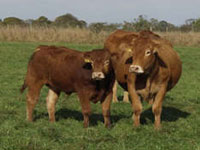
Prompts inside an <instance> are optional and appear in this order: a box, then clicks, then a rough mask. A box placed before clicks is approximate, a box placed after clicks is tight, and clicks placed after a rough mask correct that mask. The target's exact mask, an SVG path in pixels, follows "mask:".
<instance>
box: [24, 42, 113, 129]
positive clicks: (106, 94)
mask: <svg viewBox="0 0 200 150" xmlns="http://www.w3.org/2000/svg"><path fill="white" fill-rule="evenodd" d="M114 81H115V77H114V71H113V69H112V65H111V63H110V54H109V53H108V52H107V51H105V50H102V49H98V50H93V51H90V52H79V51H76V50H71V49H68V48H65V47H55V46H39V47H38V48H37V49H36V51H35V52H34V53H33V55H32V56H31V59H30V61H29V64H28V71H27V74H26V78H25V81H24V85H23V86H22V88H21V92H23V91H24V89H25V88H26V87H28V93H27V119H28V120H29V121H32V120H33V119H32V113H33V109H34V107H35V105H36V103H37V101H38V98H39V94H40V90H41V88H42V87H43V85H47V86H48V87H49V89H50V90H49V93H48V96H47V99H46V101H47V109H48V114H49V120H50V121H51V122H54V121H55V104H56V102H57V99H58V97H59V94H60V92H61V91H62V92H65V93H66V94H71V93H72V92H76V93H77V95H78V97H79V100H80V103H81V107H82V113H83V116H84V127H88V125H89V115H90V114H91V108H90V101H92V102H94V103H96V102H98V101H100V102H101V104H102V113H103V116H104V124H105V126H106V127H109V126H110V103H111V100H112V87H113V84H114Z"/></svg>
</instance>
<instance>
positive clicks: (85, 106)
mask: <svg viewBox="0 0 200 150" xmlns="http://www.w3.org/2000/svg"><path fill="white" fill-rule="evenodd" d="M78 96H79V100H80V103H81V107H82V114H83V119H84V121H83V127H84V128H87V127H88V126H89V117H90V115H91V107H90V101H89V99H88V97H87V96H88V95H87V94H84V95H83V94H79V95H78Z"/></svg>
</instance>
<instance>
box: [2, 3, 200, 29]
mask: <svg viewBox="0 0 200 150" xmlns="http://www.w3.org/2000/svg"><path fill="white" fill-rule="evenodd" d="M66 13H71V14H73V15H74V16H76V17H77V18H78V19H80V20H85V21H86V22H88V23H91V22H109V23H121V22H123V21H133V19H134V18H137V17H138V16H139V15H146V16H147V17H148V19H150V18H156V19H158V20H160V21H161V20H166V21H168V22H170V23H173V24H176V25H180V24H184V22H185V20H186V19H190V18H200V0H0V19H4V18H5V17H10V16H15V17H19V18H22V19H30V18H31V19H36V18H38V17H39V16H46V17H47V18H49V19H50V20H54V19H55V18H56V17H57V16H60V15H63V14H66Z"/></svg>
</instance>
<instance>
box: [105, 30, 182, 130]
mask: <svg viewBox="0 0 200 150" xmlns="http://www.w3.org/2000/svg"><path fill="white" fill-rule="evenodd" d="M105 48H106V49H108V51H109V52H110V54H111V60H112V63H113V67H114V70H115V74H116V79H117V81H118V82H119V83H120V85H121V86H122V87H123V88H125V89H126V90H128V92H129V94H130V97H131V100H132V107H133V110H134V114H133V119H134V125H135V126H138V125H139V124H140V115H141V112H142V104H141V101H140V99H139V95H140V96H141V97H142V98H143V99H145V100H149V101H150V102H152V103H153V106H152V111H153V113H154V115H155V128H157V129H158V128H160V116H161V112H162V102H163V99H164V96H165V93H166V92H167V91H168V90H170V89H171V88H173V87H174V86H175V84H176V83H177V82H178V80H179V78H180V76H181V72H182V63H181V61H180V58H179V56H178V54H177V53H176V52H175V51H174V50H173V47H172V45H171V44H170V43H169V42H168V41H166V40H164V39H162V38H160V37H159V36H158V35H156V34H154V33H152V32H149V31H142V32H140V33H134V32H125V31H122V30H119V31H116V32H114V33H113V34H111V35H110V36H109V37H108V39H107V40H106V42H105Z"/></svg>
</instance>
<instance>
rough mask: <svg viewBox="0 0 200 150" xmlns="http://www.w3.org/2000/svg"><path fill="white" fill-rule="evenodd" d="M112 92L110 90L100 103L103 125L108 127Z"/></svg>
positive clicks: (109, 124)
mask: <svg viewBox="0 0 200 150" xmlns="http://www.w3.org/2000/svg"><path fill="white" fill-rule="evenodd" d="M112 94H113V93H112V92H110V93H109V94H108V95H107V97H106V98H105V100H104V101H103V102H102V103H101V105H102V113H103V117H104V125H105V127H107V128H109V127H110V126H111V123H110V105H111V101H112Z"/></svg>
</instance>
